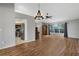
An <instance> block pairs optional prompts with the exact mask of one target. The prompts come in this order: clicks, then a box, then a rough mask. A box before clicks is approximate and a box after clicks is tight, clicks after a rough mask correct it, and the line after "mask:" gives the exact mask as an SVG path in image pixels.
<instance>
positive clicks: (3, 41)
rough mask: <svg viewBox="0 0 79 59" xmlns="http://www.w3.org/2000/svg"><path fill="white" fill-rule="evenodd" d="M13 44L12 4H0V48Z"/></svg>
mask: <svg viewBox="0 0 79 59" xmlns="http://www.w3.org/2000/svg"><path fill="white" fill-rule="evenodd" d="M14 45H15V19H14V4H12V3H11V4H10V3H9V4H8V3H7V4H6V3H5V4H3V3H2V4H0V49H2V48H6V47H10V46H14Z"/></svg>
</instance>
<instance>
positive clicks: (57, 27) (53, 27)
mask: <svg viewBox="0 0 79 59" xmlns="http://www.w3.org/2000/svg"><path fill="white" fill-rule="evenodd" d="M49 30H50V32H53V33H64V24H50V25H49Z"/></svg>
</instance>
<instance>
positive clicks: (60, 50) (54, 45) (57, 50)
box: [0, 36, 79, 56]
mask: <svg viewBox="0 0 79 59" xmlns="http://www.w3.org/2000/svg"><path fill="white" fill-rule="evenodd" d="M78 55H79V40H78V39H69V38H64V37H59V36H44V37H43V38H42V39H41V40H38V41H33V42H29V43H23V44H20V45H17V46H15V47H11V48H7V49H2V50H0V56H78Z"/></svg>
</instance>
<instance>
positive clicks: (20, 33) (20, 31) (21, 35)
mask: <svg viewBox="0 0 79 59" xmlns="http://www.w3.org/2000/svg"><path fill="white" fill-rule="evenodd" d="M15 34H16V45H18V44H22V43H24V42H25V24H24V23H16V24H15Z"/></svg>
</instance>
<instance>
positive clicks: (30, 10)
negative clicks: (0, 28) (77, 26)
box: [15, 3, 79, 21]
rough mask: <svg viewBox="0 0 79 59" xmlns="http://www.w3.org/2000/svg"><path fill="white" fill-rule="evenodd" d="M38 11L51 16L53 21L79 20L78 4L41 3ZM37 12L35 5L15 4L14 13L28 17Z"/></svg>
mask: <svg viewBox="0 0 79 59" xmlns="http://www.w3.org/2000/svg"><path fill="white" fill-rule="evenodd" d="M40 9H41V12H42V14H43V15H44V16H45V15H46V13H49V15H51V16H53V18H52V19H53V20H58V21H67V20H76V19H79V3H41V4H40ZM37 10H38V4H37V3H16V4H15V11H16V12H19V13H23V14H26V15H30V16H35V15H36V13H37Z"/></svg>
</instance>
